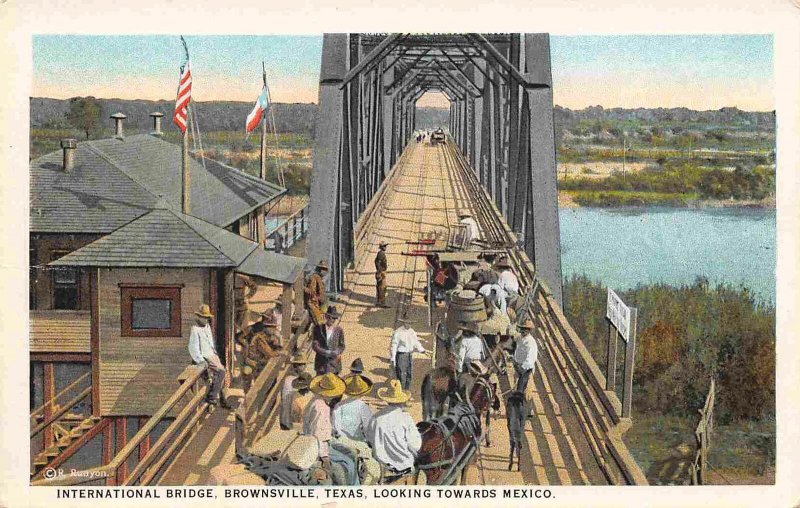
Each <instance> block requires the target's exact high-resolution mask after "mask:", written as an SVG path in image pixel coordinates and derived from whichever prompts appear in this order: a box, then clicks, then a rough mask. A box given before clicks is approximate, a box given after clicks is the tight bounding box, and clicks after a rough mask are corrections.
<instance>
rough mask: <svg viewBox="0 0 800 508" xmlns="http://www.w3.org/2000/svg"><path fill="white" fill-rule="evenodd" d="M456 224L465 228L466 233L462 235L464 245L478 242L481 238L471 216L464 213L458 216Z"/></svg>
mask: <svg viewBox="0 0 800 508" xmlns="http://www.w3.org/2000/svg"><path fill="white" fill-rule="evenodd" d="M458 219H459V220H458V223H459V224H462V225H464V226H466V231H465V233H464V243H465V244H466V245H469V244H471V243H472V242H473V240H479V239H480V236H481V232H480V230H479V229H478V223H477V222H475V219H473V218H472V214H471V213H469V212H467V211H464V212H461V213H460V214H458Z"/></svg>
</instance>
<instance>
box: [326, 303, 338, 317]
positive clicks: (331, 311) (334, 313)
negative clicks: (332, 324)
mask: <svg viewBox="0 0 800 508" xmlns="http://www.w3.org/2000/svg"><path fill="white" fill-rule="evenodd" d="M325 317H329V318H333V319H339V318H340V317H342V315H341V313H339V310H338V309H337V308H336V306H335V305H331V306H329V307H328V310H326V311H325Z"/></svg>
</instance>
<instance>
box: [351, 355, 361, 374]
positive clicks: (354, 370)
mask: <svg viewBox="0 0 800 508" xmlns="http://www.w3.org/2000/svg"><path fill="white" fill-rule="evenodd" d="M362 372H364V362H362V361H361V358H356V359H355V360H353V363H351V364H350V373H351V374H361V373H362Z"/></svg>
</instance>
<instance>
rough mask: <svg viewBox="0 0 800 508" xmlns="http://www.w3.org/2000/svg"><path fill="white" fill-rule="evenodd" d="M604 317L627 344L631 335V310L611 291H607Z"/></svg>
mask: <svg viewBox="0 0 800 508" xmlns="http://www.w3.org/2000/svg"><path fill="white" fill-rule="evenodd" d="M606 317H607V318H608V320H609V321H611V324H613V325H614V327H615V328H616V329H617V331H618V332H619V334H620V335H622V338H623V339H625V342H628V339H629V338H630V333H631V309H630V307H628V306H627V305H625V302H623V301H622V298H620V297H619V296H618V295H617V293H615V292H614V290H613V289H611V288H609V289H608V304H607V305H606Z"/></svg>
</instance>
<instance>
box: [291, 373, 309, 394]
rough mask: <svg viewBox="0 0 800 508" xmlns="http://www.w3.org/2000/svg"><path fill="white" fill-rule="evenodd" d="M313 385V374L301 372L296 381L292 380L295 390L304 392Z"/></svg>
mask: <svg viewBox="0 0 800 508" xmlns="http://www.w3.org/2000/svg"><path fill="white" fill-rule="evenodd" d="M310 384H311V374H310V373H308V372H301V373H300V375H298V376H297V377H296V378H295V379H293V380H292V388H294V389H295V390H302V389H304V388H308V386H309V385H310Z"/></svg>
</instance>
